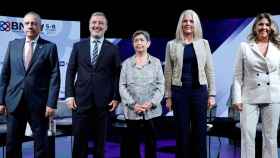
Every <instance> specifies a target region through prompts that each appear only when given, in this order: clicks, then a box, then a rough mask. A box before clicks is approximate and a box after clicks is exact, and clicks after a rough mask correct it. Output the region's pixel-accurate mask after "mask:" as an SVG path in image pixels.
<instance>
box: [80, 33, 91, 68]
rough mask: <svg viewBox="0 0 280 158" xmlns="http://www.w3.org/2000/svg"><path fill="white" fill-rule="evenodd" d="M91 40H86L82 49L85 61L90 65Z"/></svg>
mask: <svg viewBox="0 0 280 158" xmlns="http://www.w3.org/2000/svg"><path fill="white" fill-rule="evenodd" d="M90 51H91V50H90V39H88V40H86V41H85V43H84V46H83V47H81V52H84V53H85V54H84V57H85V60H86V63H87V64H88V65H91V60H90V58H91V57H90V53H91V52H90Z"/></svg>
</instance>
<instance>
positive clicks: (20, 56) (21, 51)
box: [17, 39, 25, 72]
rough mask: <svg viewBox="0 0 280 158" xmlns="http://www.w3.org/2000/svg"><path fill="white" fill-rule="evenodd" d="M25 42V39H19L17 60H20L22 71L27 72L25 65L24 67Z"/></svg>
mask: <svg viewBox="0 0 280 158" xmlns="http://www.w3.org/2000/svg"><path fill="white" fill-rule="evenodd" d="M24 44H25V39H22V40H20V41H19V44H18V48H17V50H18V53H17V59H18V60H17V61H19V64H20V67H21V68H22V71H24V72H25V67H24V61H23V54H24Z"/></svg>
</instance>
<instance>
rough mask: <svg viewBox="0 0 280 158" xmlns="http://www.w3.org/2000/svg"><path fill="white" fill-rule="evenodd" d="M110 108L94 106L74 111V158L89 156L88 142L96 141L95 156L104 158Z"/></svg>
mask: <svg viewBox="0 0 280 158" xmlns="http://www.w3.org/2000/svg"><path fill="white" fill-rule="evenodd" d="M108 117H109V112H108V108H105V107H103V108H96V107H92V108H91V109H89V110H86V111H83V112H77V111H75V110H74V111H73V135H74V146H73V153H72V157H73V158H87V157H88V142H89V140H90V139H91V138H93V141H94V151H91V152H93V153H94V157H95V158H104V147H105V140H106V135H107V121H108Z"/></svg>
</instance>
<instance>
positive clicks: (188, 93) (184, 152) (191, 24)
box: [164, 10, 216, 158]
mask: <svg viewBox="0 0 280 158" xmlns="http://www.w3.org/2000/svg"><path fill="white" fill-rule="evenodd" d="M164 69H165V72H164V75H165V88H166V89H165V97H166V105H167V107H168V108H169V109H171V108H172V109H174V116H175V122H176V128H177V134H176V136H177V137H176V146H177V148H176V149H177V152H176V157H177V158H187V157H195V158H206V157H207V151H206V111H207V105H208V107H212V106H213V105H214V104H215V95H216V90H215V79H214V76H215V75H214V68H213V61H212V54H211V50H210V48H209V44H208V41H207V40H205V39H202V29H201V24H200V20H199V17H198V15H197V14H196V13H195V12H194V11H193V10H185V11H184V12H183V13H182V14H181V16H180V18H179V22H178V26H177V31H176V38H175V39H174V40H171V41H169V42H168V43H167V46H166V56H165V68H164Z"/></svg>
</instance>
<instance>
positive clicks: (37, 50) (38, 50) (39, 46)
mask: <svg viewBox="0 0 280 158" xmlns="http://www.w3.org/2000/svg"><path fill="white" fill-rule="evenodd" d="M43 46H44V45H43V40H42V39H41V38H39V39H38V41H37V45H36V47H35V50H34V52H33V55H32V58H31V61H30V64H29V66H28V69H27V70H26V72H29V70H30V69H31V68H32V66H33V65H34V63H35V61H36V60H37V59H38V57H39V55H40V53H41V51H42V48H43Z"/></svg>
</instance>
